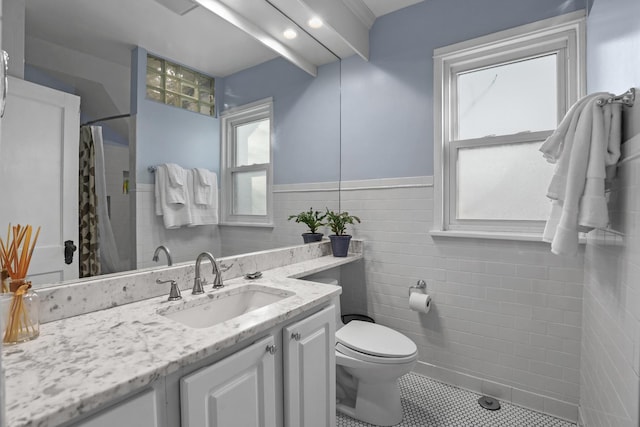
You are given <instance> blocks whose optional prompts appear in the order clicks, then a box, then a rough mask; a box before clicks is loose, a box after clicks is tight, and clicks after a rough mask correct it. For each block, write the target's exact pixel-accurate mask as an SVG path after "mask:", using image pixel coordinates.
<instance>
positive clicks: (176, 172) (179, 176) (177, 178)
mask: <svg viewBox="0 0 640 427" xmlns="http://www.w3.org/2000/svg"><path fill="white" fill-rule="evenodd" d="M164 166H165V167H166V168H167V172H168V176H169V185H171V186H172V187H182V186H183V185H184V169H183V168H182V167H180V166H178V165H176V164H175V163H165V164H164Z"/></svg>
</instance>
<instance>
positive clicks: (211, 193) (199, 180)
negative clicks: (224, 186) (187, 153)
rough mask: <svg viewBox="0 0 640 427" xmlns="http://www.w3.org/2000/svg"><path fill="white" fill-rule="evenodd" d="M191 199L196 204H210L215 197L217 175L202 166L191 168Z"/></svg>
mask: <svg viewBox="0 0 640 427" xmlns="http://www.w3.org/2000/svg"><path fill="white" fill-rule="evenodd" d="M193 171H194V172H193V175H194V179H193V201H194V203H195V204H196V205H206V206H210V205H212V204H213V201H214V197H215V198H216V199H217V194H216V193H217V190H218V177H217V176H216V173H215V172H212V171H210V170H207V169H204V168H195V169H193Z"/></svg>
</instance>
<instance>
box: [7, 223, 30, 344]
mask: <svg viewBox="0 0 640 427" xmlns="http://www.w3.org/2000/svg"><path fill="white" fill-rule="evenodd" d="M32 233H33V228H32V227H31V225H27V226H25V227H23V226H21V225H19V224H18V225H16V226H13V227H11V224H9V227H8V229H7V239H6V241H3V240H2V238H0V264H2V266H3V271H2V274H3V275H2V292H11V291H13V292H14V294H13V299H12V300H11V308H10V310H9V321H8V325H7V327H6V329H5V332H4V337H3V341H4V342H7V343H10V342H17V341H19V340H21V339H22V337H24V336H36V335H37V330H36V328H37V325H35V326H34V325H33V323H32V322H31V317H30V316H29V313H28V312H27V307H25V304H24V298H23V296H24V294H25V293H26V292H27V291H28V290H29V288H30V287H31V282H27V281H25V280H24V279H25V278H26V277H27V272H28V271H29V264H30V263H31V257H32V256H33V251H34V249H35V247H36V242H37V241H38V236H39V235H40V227H38V230H37V231H36V234H35V237H34V239H33V242H32V241H31V236H32ZM5 275H8V276H9V277H11V279H12V283H11V285H10V287H9V289H5V288H6V283H5V279H6V277H5ZM14 287H17V288H16V289H14ZM36 310H37V308H36Z"/></svg>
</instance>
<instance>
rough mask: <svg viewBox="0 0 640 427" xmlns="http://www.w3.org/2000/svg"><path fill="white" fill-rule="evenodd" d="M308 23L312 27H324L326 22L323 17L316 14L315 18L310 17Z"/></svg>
mask: <svg viewBox="0 0 640 427" xmlns="http://www.w3.org/2000/svg"><path fill="white" fill-rule="evenodd" d="M308 24H309V26H310V27H311V28H320V27H322V25H324V22H322V19H320V18H318V17H317V16H314V17H313V18H311V19H309V22H308Z"/></svg>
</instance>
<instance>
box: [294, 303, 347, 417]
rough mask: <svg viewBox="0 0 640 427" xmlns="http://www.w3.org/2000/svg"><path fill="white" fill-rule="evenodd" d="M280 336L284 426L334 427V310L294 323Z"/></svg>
mask: <svg viewBox="0 0 640 427" xmlns="http://www.w3.org/2000/svg"><path fill="white" fill-rule="evenodd" d="M282 333H283V337H282V340H283V341H282V342H283V346H284V347H285V352H284V402H285V403H284V419H285V426H288V427H300V426H304V427H316V426H317V427H335V425H336V353H335V337H336V313H335V307H334V306H333V305H332V306H329V307H327V308H325V309H324V310H322V311H320V312H318V313H316V314H314V315H312V316H309V317H307V318H306V319H303V320H301V321H299V322H297V323H294V324H293V325H291V326H289V327H287V328H284V329H283V332H282ZM287 343H288V344H287Z"/></svg>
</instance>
